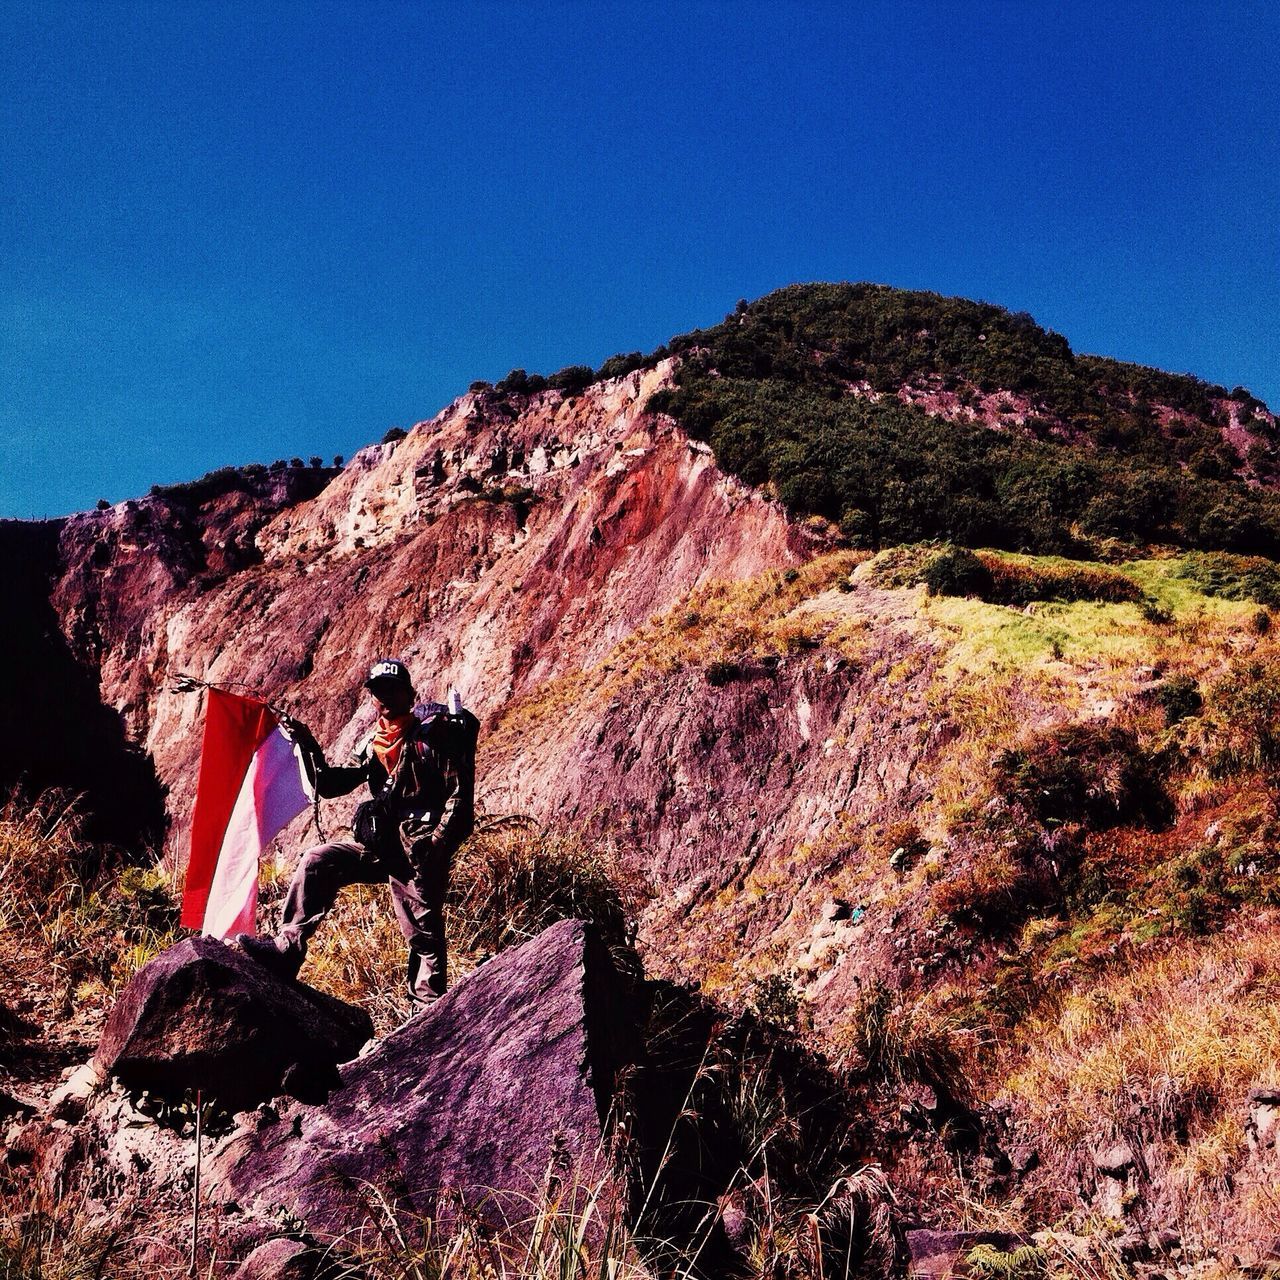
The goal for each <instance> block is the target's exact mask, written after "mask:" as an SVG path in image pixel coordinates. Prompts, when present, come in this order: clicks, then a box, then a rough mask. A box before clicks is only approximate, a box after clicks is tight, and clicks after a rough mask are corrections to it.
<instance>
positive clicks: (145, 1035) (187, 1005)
mask: <svg viewBox="0 0 1280 1280" xmlns="http://www.w3.org/2000/svg"><path fill="white" fill-rule="evenodd" d="M372 1036H373V1024H372V1023H371V1021H370V1020H369V1015H368V1014H366V1013H365V1012H364V1010H362V1009H355V1008H352V1007H351V1006H350V1005H346V1004H343V1003H342V1001H340V1000H335V999H334V998H333V997H332V996H328V995H325V994H324V993H323V992H320V991H315V990H313V989H312V988H310V987H307V986H303V985H302V984H301V983H297V982H286V981H283V980H282V979H280V978H277V977H275V976H273V975H272V974H270V973H268V972H267V971H266V970H265V969H264V968H263V967H262V966H261V965H259V964H257V963H255V962H254V961H253V960H251V959H250V958H249V957H248V956H246V955H245V954H244V953H243V952H241V951H238V950H237V949H235V948H234V947H229V946H227V945H226V944H225V943H222V942H218V941H216V940H215V939H213V938H205V937H193V938H187V939H186V940H185V941H183V942H179V943H178V944H177V945H176V946H173V947H170V948H169V950H168V951H166V952H164V954H163V955H161V956H158V957H157V958H156V959H155V960H153V961H151V963H150V964H148V965H147V966H146V967H145V968H144V969H142V970H141V971H140V972H139V973H138V974H137V975H136V976H135V977H134V978H133V980H132V981H131V982H130V983H129V985H128V986H127V987H126V988H125V989H124V991H123V992H122V993H121V996H120V999H119V1000H118V1001H117V1002H116V1005H115V1007H114V1008H113V1009H112V1011H111V1014H110V1016H109V1017H108V1019H107V1024H106V1027H105V1028H104V1030H103V1033H102V1039H101V1041H100V1042H99V1045H98V1051H97V1054H96V1055H95V1058H94V1067H95V1068H96V1069H97V1071H98V1073H99V1074H100V1075H102V1076H107V1075H111V1076H114V1077H115V1078H116V1079H117V1080H119V1081H120V1082H121V1083H122V1084H124V1085H125V1086H126V1087H128V1088H130V1089H146V1090H149V1091H151V1092H153V1093H158V1094H161V1095H164V1096H167V1097H172V1098H180V1097H181V1096H182V1095H183V1094H184V1093H186V1092H187V1091H194V1090H196V1089H199V1090H201V1091H202V1092H203V1093H204V1095H205V1097H206V1098H208V1099H209V1100H211V1101H216V1102H217V1103H218V1104H219V1105H221V1106H222V1107H223V1108H225V1109H226V1110H228V1111H236V1110H239V1109H241V1108H244V1107H251V1106H254V1105H255V1104H257V1103H259V1102H263V1101H266V1100H267V1099H268V1098H272V1097H274V1096H275V1095H276V1094H278V1093H281V1092H282V1091H283V1092H290V1093H292V1094H294V1095H295V1096H298V1097H306V1098H311V1099H313V1100H314V1099H317V1098H319V1097H323V1096H324V1094H325V1093H326V1092H327V1091H328V1089H329V1088H331V1087H333V1086H334V1085H336V1084H337V1083H338V1076H337V1071H336V1067H337V1064H338V1063H340V1062H345V1061H346V1060H347V1059H349V1058H353V1057H355V1055H356V1054H357V1053H358V1052H359V1050H360V1047H361V1045H363V1044H364V1043H365V1042H366V1041H368V1040H369V1039H371V1038H372Z"/></svg>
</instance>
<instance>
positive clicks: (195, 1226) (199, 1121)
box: [187, 1089, 204, 1276]
mask: <svg viewBox="0 0 1280 1280" xmlns="http://www.w3.org/2000/svg"><path fill="white" fill-rule="evenodd" d="M203 1121H204V1095H203V1094H202V1092H201V1091H200V1090H199V1089H197V1090H196V1178H195V1186H194V1188H193V1189H192V1193H191V1261H190V1262H189V1263H188V1264H187V1275H189V1276H194V1275H195V1274H196V1243H197V1241H198V1240H199V1239H200V1138H201V1137H202V1135H203V1129H204V1125H203Z"/></svg>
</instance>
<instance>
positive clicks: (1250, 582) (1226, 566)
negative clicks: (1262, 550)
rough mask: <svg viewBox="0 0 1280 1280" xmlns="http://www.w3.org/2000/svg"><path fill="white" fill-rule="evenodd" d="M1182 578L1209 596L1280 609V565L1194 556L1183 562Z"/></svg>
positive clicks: (1258, 560)
mask: <svg viewBox="0 0 1280 1280" xmlns="http://www.w3.org/2000/svg"><path fill="white" fill-rule="evenodd" d="M1178 576H1179V577H1181V578H1184V579H1185V580H1186V581H1188V582H1190V583H1192V584H1193V585H1194V586H1195V587H1196V589H1197V590H1199V591H1202V592H1203V593H1204V594H1205V595H1208V596H1219V597H1221V598H1222V599H1224V600H1251V601H1253V602H1254V603H1255V604H1260V605H1266V606H1267V607H1268V608H1280V565H1277V564H1275V563H1274V562H1273V561H1271V560H1267V559H1263V558H1262V557H1260V556H1233V555H1228V554H1226V553H1223V552H1217V553H1212V554H1204V553H1195V552H1193V553H1192V554H1190V555H1187V556H1184V557H1183V558H1182V563H1181V565H1180V567H1179V569H1178Z"/></svg>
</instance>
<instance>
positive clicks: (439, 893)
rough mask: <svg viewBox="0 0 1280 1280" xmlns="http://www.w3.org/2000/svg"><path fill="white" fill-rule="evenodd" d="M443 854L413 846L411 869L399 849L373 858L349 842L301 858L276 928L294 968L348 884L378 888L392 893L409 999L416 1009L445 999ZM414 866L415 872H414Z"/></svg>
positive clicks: (445, 864) (446, 874)
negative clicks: (406, 964)
mask: <svg viewBox="0 0 1280 1280" xmlns="http://www.w3.org/2000/svg"><path fill="white" fill-rule="evenodd" d="M450 862H451V858H450V856H449V853H448V851H447V850H444V849H439V850H437V849H432V848H431V846H430V844H429V842H424V843H423V844H421V845H419V846H417V847H416V848H415V850H414V858H413V862H412V863H411V862H410V860H409V857H408V856H407V855H406V854H405V853H404V851H403V850H401V849H398V848H397V849H389V850H385V851H384V850H381V849H379V850H378V852H376V853H375V852H374V851H373V850H371V849H368V848H366V847H365V846H364V845H362V844H356V843H355V842H354V841H342V840H334V841H331V842H330V843H328V844H318V845H315V846H314V847H313V848H310V849H308V850H307V851H306V853H304V854H303V855H302V858H301V859H300V860H299V862H298V866H297V869H296V870H295V871H294V873H293V879H292V880H291V881H290V882H289V892H288V895H287V896H286V897H285V900H284V911H283V914H282V916H281V922H280V933H279V938H280V942H281V943H282V945H283V946H284V948H285V949H286V951H287V952H288V953H290V954H291V955H292V956H293V958H294V959H295V960H296V962H297V963H298V964H301V963H302V960H303V957H304V956H305V955H306V953H307V942H308V941H309V940H310V938H311V935H312V934H313V933H315V931H316V929H317V928H318V927H319V924H320V921H321V920H323V919H324V918H325V916H326V915H327V914H328V913H329V910H330V908H332V906H333V904H334V902H335V901H336V900H337V897H338V890H340V889H342V888H344V887H345V886H347V885H349V884H382V883H383V882H384V881H385V882H386V883H387V884H388V885H389V886H390V889H391V906H392V909H393V910H394V911H395V913H396V920H397V922H398V923H399V925H400V932H401V933H403V934H404V937H405V941H406V942H407V943H408V944H409V995H410V997H411V999H412V1000H413V1004H414V1007H415V1009H420V1008H423V1007H425V1006H426V1005H427V1004H429V1003H430V1002H431V1001H432V1000H434V999H435V998H436V997H437V996H442V995H444V991H445V984H446V981H447V979H448V962H447V956H446V952H445V936H444V898H445V893H446V892H447V891H448V888H449V864H450ZM414 865H416V866H417V868H418V869H417V872H416V874H415V872H414Z"/></svg>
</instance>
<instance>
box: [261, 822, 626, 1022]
mask: <svg viewBox="0 0 1280 1280" xmlns="http://www.w3.org/2000/svg"><path fill="white" fill-rule="evenodd" d="M287 885H288V874H287V870H286V868H285V866H283V865H281V866H279V867H277V868H276V869H275V870H274V872H273V873H272V874H271V875H270V876H269V877H268V878H267V881H266V883H265V884H264V889H263V894H262V903H263V915H262V916H261V917H260V923H261V925H262V927H263V928H264V929H267V930H268V931H269V930H270V929H271V928H272V927H273V925H274V921H275V914H276V912H277V911H278V907H279V904H280V902H281V900H282V899H283V896H284V892H285V889H286V888H287ZM646 894H647V889H646V886H645V885H644V884H643V883H642V882H641V881H639V880H638V879H637V878H636V876H635V875H634V874H632V873H630V872H629V871H627V870H626V868H625V867H623V865H622V864H621V863H620V862H619V861H618V859H617V858H616V856H615V855H614V853H613V851H612V849H611V848H610V847H609V846H608V845H607V844H606V843H604V842H602V841H593V840H590V839H587V838H585V837H583V836H581V835H579V834H577V833H574V832H570V831H543V830H542V829H541V828H539V827H537V826H536V825H535V824H532V823H529V822H527V821H525V822H518V823H499V824H495V825H493V826H492V827H491V828H490V829H489V830H481V831H479V832H477V834H476V835H474V836H473V837H472V838H471V839H470V840H469V841H468V842H467V843H466V844H465V845H464V846H463V847H462V849H461V850H460V851H459V854H458V858H457V861H456V863H455V865H454V869H453V874H452V877H451V880H450V890H449V898H448V901H447V903H446V907H445V929H446V934H447V937H448V945H449V982H450V985H452V984H454V983H456V982H458V981H459V980H460V979H462V978H463V977H465V976H466V975H467V974H468V973H470V972H471V971H472V970H473V969H474V968H475V967H476V966H477V965H479V964H481V963H483V961H485V960H487V959H488V958H489V957H490V956H492V955H494V954H496V953H497V952H499V951H502V950H504V949H506V948H507V947H512V946H518V945H519V944H520V943H522V942H526V941H528V940H529V939H530V938H532V937H534V936H536V935H537V934H538V933H540V932H542V930H543V929H545V928H547V927H548V926H549V925H552V924H554V923H555V922H556V921H557V920H566V919H580V920H590V921H592V922H593V923H594V924H595V925H596V926H597V927H598V928H599V929H600V931H601V934H602V936H603V937H604V938H605V940H606V941H607V942H608V943H610V944H611V945H613V944H618V943H624V942H630V941H631V939H632V937H633V936H634V931H635V926H634V920H635V917H636V915H637V913H638V911H639V909H640V907H641V905H642V903H643V901H644V898H645V896H646ZM405 963H406V951H405V943H404V939H403V937H402V936H401V934H400V930H399V928H398V926H397V925H396V922H395V918H394V915H393V913H392V910H391V903H390V900H389V897H388V890H387V889H386V887H385V886H382V885H355V886H352V887H351V888H349V889H345V890H343V892H342V893H341V894H340V895H339V898H338V903H337V905H336V907H335V908H334V910H333V912H332V913H331V914H330V916H329V918H328V919H327V920H326V921H325V922H324V924H323V925H322V926H321V928H320V931H319V932H318V933H317V935H316V937H315V938H314V940H313V941H312V944H311V948H310V951H309V953H308V956H307V961H306V965H305V967H304V969H303V971H302V974H301V977H302V979H303V981H305V982H307V983H309V984H310V985H312V986H315V987H318V988H320V989H321V990H322V991H327V992H329V993H330V994H331V995H335V996H337V997H338V998H339V999H341V1000H346V1001H349V1002H350V1003H353V1004H359V1005H362V1006H363V1007H364V1008H365V1009H366V1010H367V1011H368V1013H369V1015H370V1017H372V1018H373V1020H374V1027H375V1029H376V1030H377V1032H378V1034H380V1035H381V1034H384V1033H385V1032H387V1031H389V1030H391V1029H392V1028H394V1027H396V1026H398V1025H399V1024H400V1023H401V1022H402V1021H403V1020H404V1018H405V1017H406V1015H407V1014H408V1011H409V1007H408V997H407V992H406V989H405Z"/></svg>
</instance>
